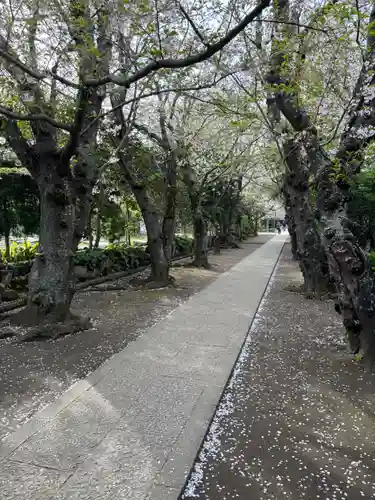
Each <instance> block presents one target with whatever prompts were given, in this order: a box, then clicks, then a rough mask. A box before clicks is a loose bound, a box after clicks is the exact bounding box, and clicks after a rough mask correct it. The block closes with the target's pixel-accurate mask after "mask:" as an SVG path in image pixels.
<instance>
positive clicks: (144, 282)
mask: <svg viewBox="0 0 375 500" xmlns="http://www.w3.org/2000/svg"><path fill="white" fill-rule="evenodd" d="M130 285H132V286H133V287H136V288H138V289H143V290H158V289H160V288H167V287H174V288H175V287H176V280H175V278H173V276H168V280H167V281H166V282H165V281H159V280H157V279H155V278H154V277H153V276H152V275H150V276H148V277H147V278H133V279H132V280H131V281H130Z"/></svg>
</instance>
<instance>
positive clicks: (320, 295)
mask: <svg viewBox="0 0 375 500" xmlns="http://www.w3.org/2000/svg"><path fill="white" fill-rule="evenodd" d="M284 290H285V291H286V292H292V293H300V294H302V295H303V296H304V298H305V299H307V300H314V299H315V300H335V299H337V293H333V292H330V291H324V292H313V291H310V290H306V289H305V286H304V285H287V286H285V287H284Z"/></svg>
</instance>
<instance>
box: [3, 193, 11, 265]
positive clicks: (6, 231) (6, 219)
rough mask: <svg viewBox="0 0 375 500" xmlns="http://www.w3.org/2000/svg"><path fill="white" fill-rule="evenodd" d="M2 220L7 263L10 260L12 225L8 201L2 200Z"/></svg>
mask: <svg viewBox="0 0 375 500" xmlns="http://www.w3.org/2000/svg"><path fill="white" fill-rule="evenodd" d="M2 205H3V206H2V209H3V210H2V218H3V226H4V239H5V258H6V260H7V261H9V260H10V224H9V213H8V206H7V200H5V199H3V200H2Z"/></svg>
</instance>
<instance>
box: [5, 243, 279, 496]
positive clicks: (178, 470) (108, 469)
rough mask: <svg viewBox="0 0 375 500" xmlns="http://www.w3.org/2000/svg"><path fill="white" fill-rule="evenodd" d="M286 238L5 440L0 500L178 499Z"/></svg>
mask: <svg viewBox="0 0 375 500" xmlns="http://www.w3.org/2000/svg"><path fill="white" fill-rule="evenodd" d="M285 239H286V235H277V236H275V237H274V238H272V239H271V240H269V241H268V242H267V243H266V244H265V245H263V246H262V247H261V248H259V249H258V250H256V251H255V252H254V253H252V254H251V255H250V256H249V257H247V258H245V259H244V260H243V261H241V262H240V263H239V264H238V265H236V266H235V267H234V268H232V269H231V271H230V272H228V273H225V274H223V275H221V276H220V277H219V278H218V279H217V280H216V281H215V282H214V283H212V284H211V285H210V286H208V287H207V288H206V289H205V290H203V291H202V292H200V293H198V294H196V295H194V296H193V297H192V298H191V299H190V300H188V301H187V302H186V303H185V304H183V305H182V306H181V307H178V308H177V309H175V310H174V311H173V312H172V313H171V314H170V315H169V316H167V317H166V318H165V319H164V320H162V321H160V322H159V323H157V324H156V325H155V326H153V327H152V328H150V329H149V330H148V331H147V332H146V333H145V334H144V335H142V336H141V337H139V338H138V339H137V340H136V341H135V342H133V343H132V344H130V345H129V346H127V347H126V348H125V349H123V350H122V351H120V352H119V353H118V354H116V355H115V356H113V357H112V358H111V359H110V360H108V361H107V362H106V363H104V364H103V365H102V366H101V367H100V368H99V369H97V370H96V371H95V372H93V373H92V374H91V375H90V376H89V377H87V378H86V379H85V380H82V381H80V382H78V383H77V384H75V385H74V386H72V387H71V388H70V389H69V390H68V391H67V392H66V393H65V394H64V395H63V396H61V397H60V398H59V399H58V400H57V401H55V402H54V403H53V404H52V405H50V406H48V407H46V408H45V409H44V410H42V411H41V412H39V413H37V414H36V415H35V416H34V417H33V418H32V419H31V420H29V421H28V422H27V423H26V424H24V425H23V426H22V427H21V428H20V429H18V430H17V431H16V432H14V433H12V434H11V435H9V436H8V437H7V439H6V440H5V441H3V442H2V444H1V448H0V499H1V500H2V499H4V500H5V499H7V500H10V499H23V500H75V499H79V500H84V499H87V500H96V499H98V500H99V499H100V500H107V499H108V500H109V499H111V500H117V499H118V500H120V499H126V500H146V499H149V500H151V499H152V500H176V498H177V497H178V495H179V493H180V490H181V487H182V486H183V484H184V482H185V479H186V476H187V474H188V472H189V470H190V468H191V465H192V463H193V461H194V458H195V456H196V453H197V450H198V448H199V446H200V443H201V441H202V438H203V436H204V435H205V432H206V429H207V427H208V425H209V422H210V420H211V418H212V415H213V413H214V411H215V408H216V405H217V403H218V401H219V399H220V396H221V394H222V391H223V388H224V386H225V384H226V382H227V380H228V377H229V376H230V373H231V370H232V367H233V365H234V363H235V361H236V358H237V356H238V354H239V352H240V349H241V346H242V344H243V341H244V339H245V336H246V333H247V331H248V328H249V324H250V323H251V321H252V318H253V317H254V315H255V313H256V310H257V307H258V305H259V302H260V300H261V298H262V295H263V293H264V290H265V288H266V286H267V283H268V280H269V278H270V276H271V274H272V271H273V269H274V266H275V264H276V262H277V259H278V257H279V254H280V252H281V249H282V247H283V244H284V241H285Z"/></svg>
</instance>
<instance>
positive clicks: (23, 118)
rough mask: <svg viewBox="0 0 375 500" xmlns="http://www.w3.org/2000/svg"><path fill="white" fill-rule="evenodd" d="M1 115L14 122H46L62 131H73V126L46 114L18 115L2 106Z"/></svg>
mask: <svg viewBox="0 0 375 500" xmlns="http://www.w3.org/2000/svg"><path fill="white" fill-rule="evenodd" d="M0 114H2V115H4V116H7V117H8V118H11V119H13V120H18V121H29V122H35V121H45V122H47V123H49V124H50V125H52V126H53V127H56V128H59V129H62V130H67V131H68V132H71V131H72V130H73V128H72V126H71V125H68V124H67V123H62V122H58V121H56V120H54V119H53V118H51V117H50V116H48V115H45V114H44V113H35V114H33V113H31V114H22V113H16V112H14V111H12V110H11V109H8V108H6V107H4V106H1V105H0Z"/></svg>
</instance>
